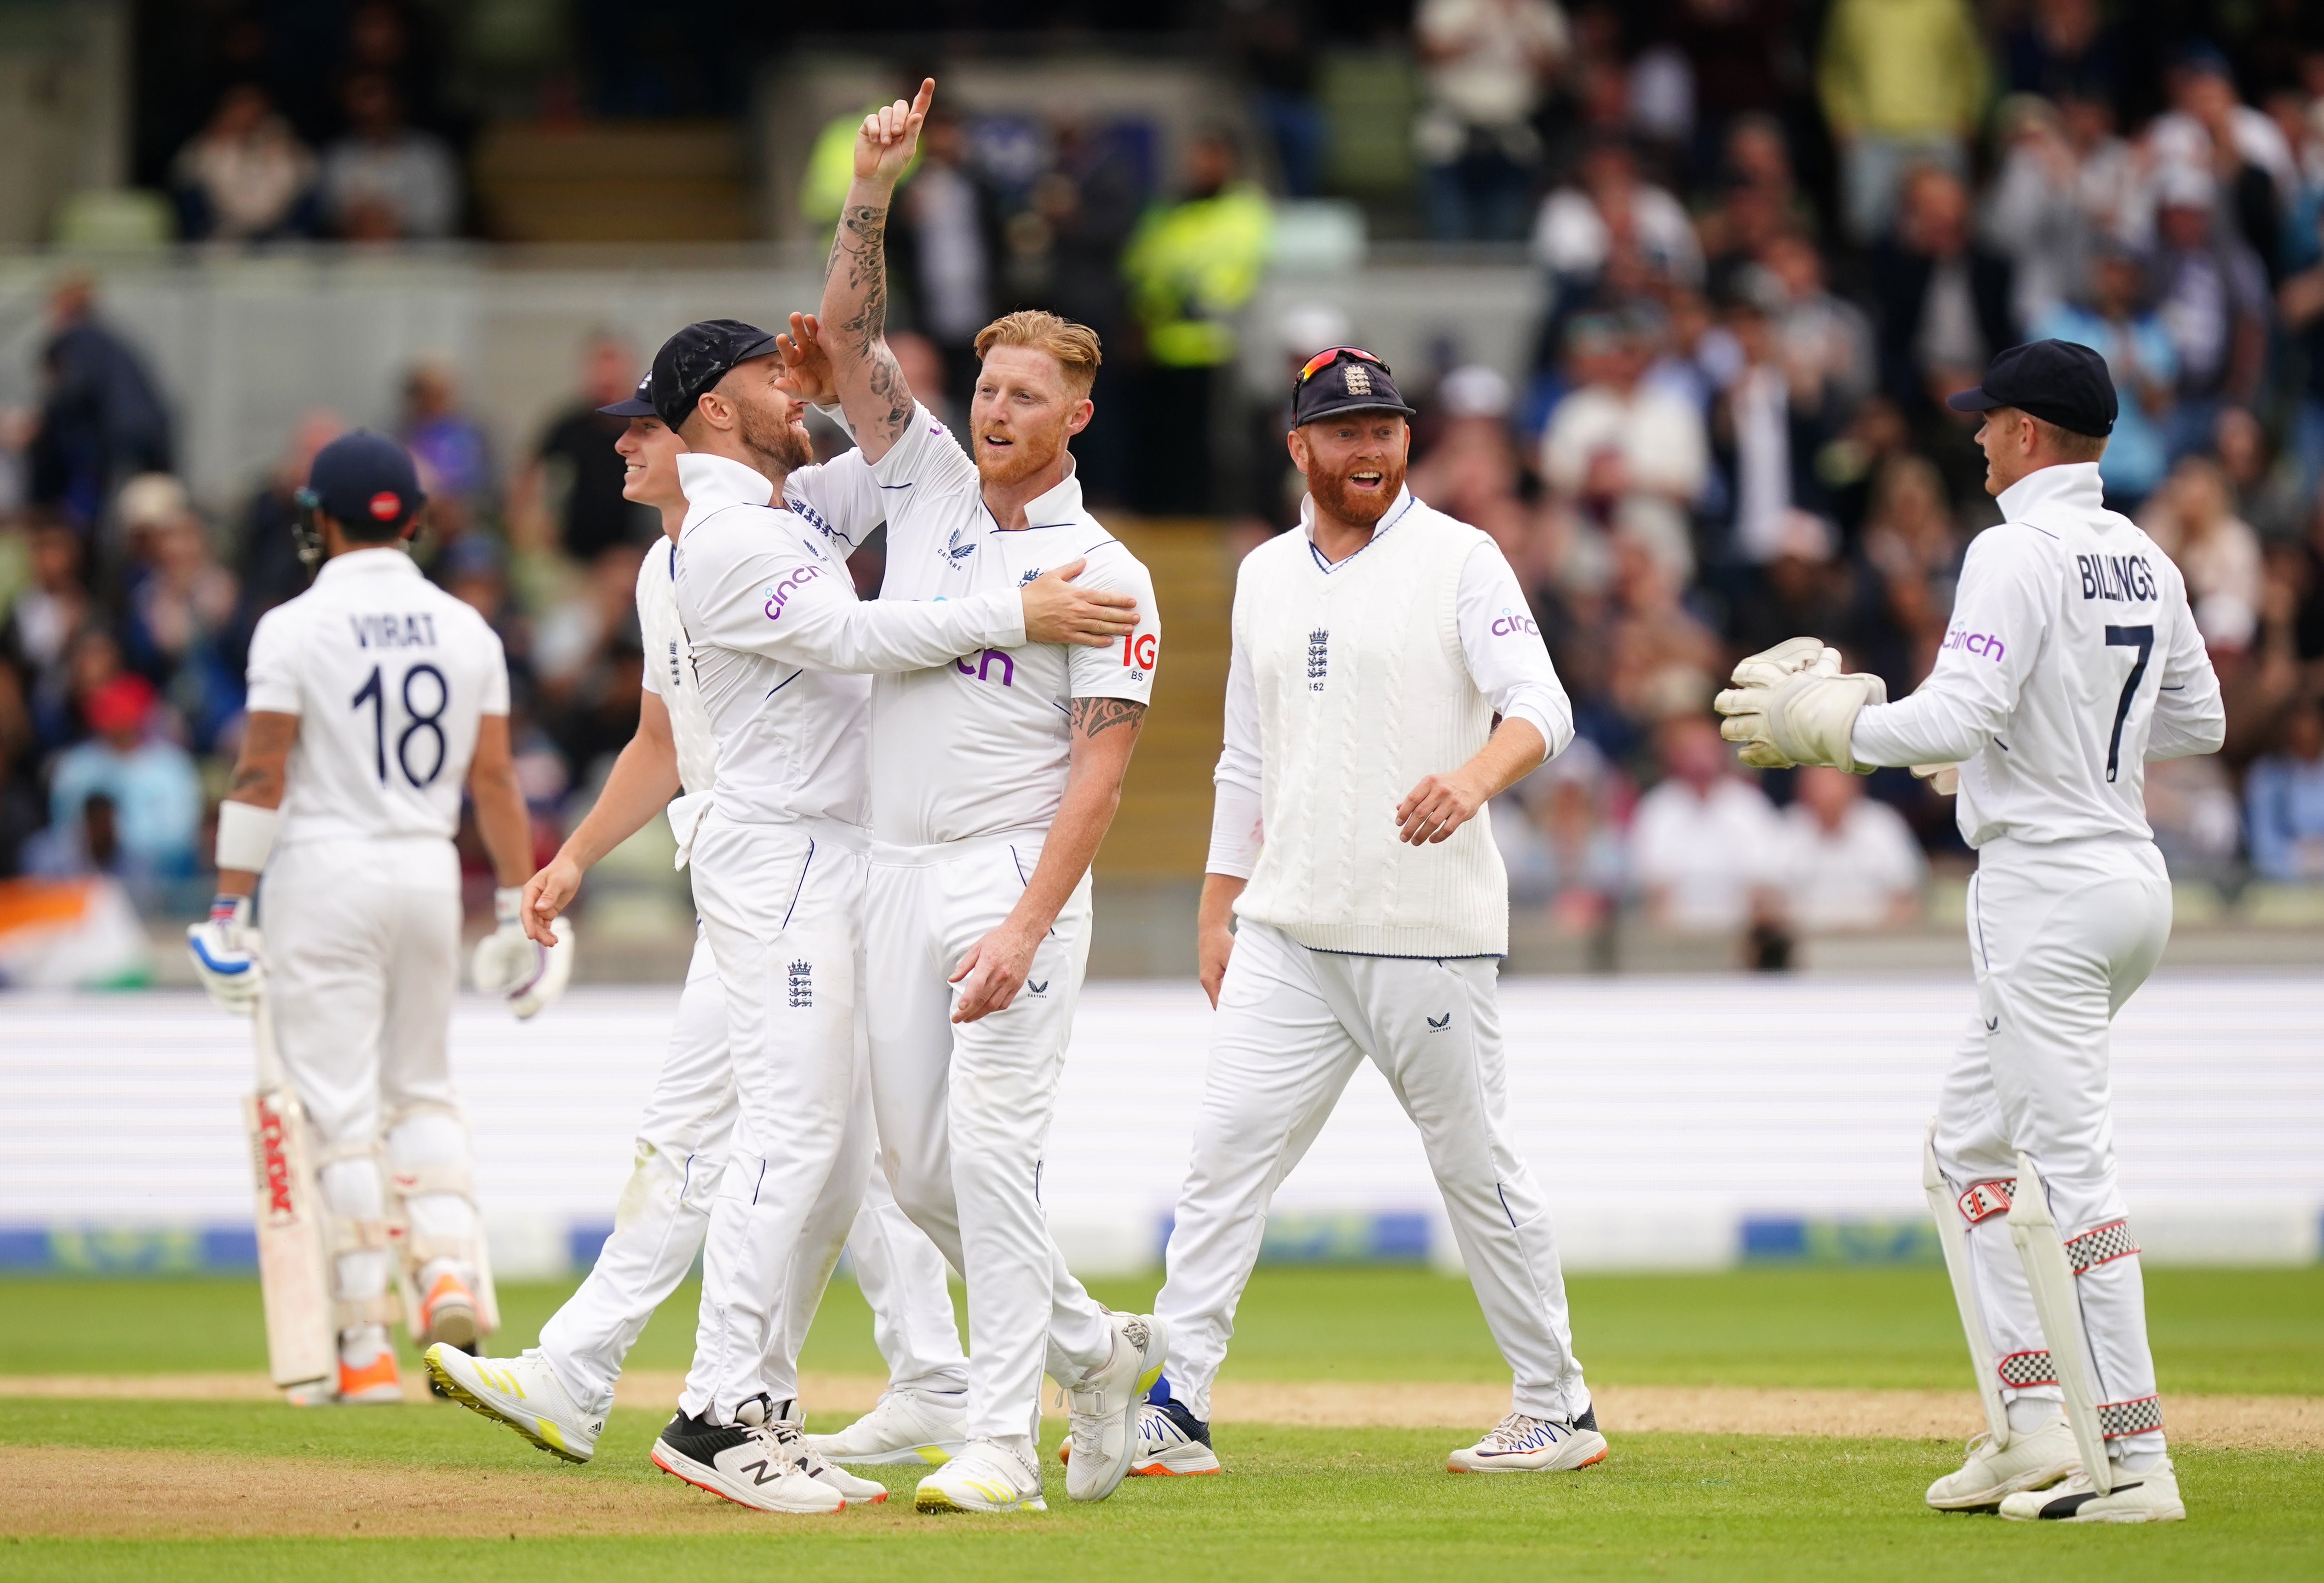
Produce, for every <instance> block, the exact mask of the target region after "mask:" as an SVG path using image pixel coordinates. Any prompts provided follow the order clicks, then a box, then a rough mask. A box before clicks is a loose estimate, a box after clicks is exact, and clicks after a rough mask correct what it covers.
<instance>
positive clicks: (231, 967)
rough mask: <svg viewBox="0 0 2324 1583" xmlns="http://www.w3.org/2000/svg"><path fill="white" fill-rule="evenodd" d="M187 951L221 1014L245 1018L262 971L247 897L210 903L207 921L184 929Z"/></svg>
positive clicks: (255, 998)
mask: <svg viewBox="0 0 2324 1583" xmlns="http://www.w3.org/2000/svg"><path fill="white" fill-rule="evenodd" d="M186 950H187V952H188V953H189V954H191V956H192V957H193V959H194V972H195V974H196V975H197V976H198V977H199V978H200V980H202V988H203V989H207V990H208V991H209V994H210V999H212V1000H213V1001H215V1002H216V1003H217V1007H218V1008H219V1009H220V1010H221V1011H227V1012H231V1013H233V1014H234V1015H235V1016H236V1017H248V1016H249V1015H251V1013H252V1012H253V1011H254V1009H256V1008H257V1005H258V994H259V990H260V989H261V988H262V987H263V984H264V981H265V970H264V969H263V967H261V966H260V965H259V959H258V931H257V930H255V929H254V928H252V927H251V926H250V897H246V896H221V897H218V898H217V900H215V901H213V902H211V903H210V916H208V917H207V918H205V919H203V920H202V921H201V922H200V923H198V924H189V925H187V926H186Z"/></svg>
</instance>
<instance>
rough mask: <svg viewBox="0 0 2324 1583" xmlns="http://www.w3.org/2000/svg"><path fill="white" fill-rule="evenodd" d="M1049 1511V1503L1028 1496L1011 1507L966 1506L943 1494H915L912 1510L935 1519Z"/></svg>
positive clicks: (1037, 1497) (1036, 1497) (1038, 1497)
mask: <svg viewBox="0 0 2324 1583" xmlns="http://www.w3.org/2000/svg"><path fill="white" fill-rule="evenodd" d="M1048 1509H1049V1503H1048V1502H1047V1501H1046V1500H1044V1499H1042V1498H1041V1497H1040V1496H1026V1497H1025V1498H1024V1499H1023V1500H1021V1501H1019V1502H1018V1503H1017V1504H1016V1505H1010V1506H964V1505H961V1504H960V1503H959V1502H958V1501H955V1500H954V1499H953V1498H952V1497H951V1496H948V1495H944V1494H941V1493H937V1494H920V1493H915V1494H914V1495H913V1496H912V1510H914V1511H916V1512H926V1513H927V1514H929V1515H930V1516H935V1517H941V1516H945V1515H947V1514H951V1513H954V1512H959V1513H963V1514H966V1515H969V1516H975V1517H1005V1516H1007V1515H1008V1514H1010V1513H1011V1512H1046V1511H1047V1510H1048Z"/></svg>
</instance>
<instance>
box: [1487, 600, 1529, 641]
mask: <svg viewBox="0 0 2324 1583" xmlns="http://www.w3.org/2000/svg"><path fill="white" fill-rule="evenodd" d="M1518 632H1530V633H1532V634H1533V635H1534V636H1535V637H1536V638H1538V637H1540V636H1541V629H1540V628H1539V627H1537V626H1535V624H1534V619H1533V618H1532V617H1531V616H1528V615H1519V614H1518V613H1517V612H1515V611H1513V610H1510V609H1508V608H1507V607H1506V606H1504V607H1503V608H1502V611H1501V613H1500V615H1499V618H1498V619H1496V620H1495V621H1494V622H1493V636H1494V637H1496V638H1508V637H1512V636H1514V635H1516V634H1517V633H1518Z"/></svg>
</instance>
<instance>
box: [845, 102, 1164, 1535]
mask: <svg viewBox="0 0 2324 1583" xmlns="http://www.w3.org/2000/svg"><path fill="white" fill-rule="evenodd" d="M935 87H936V85H935V84H934V83H933V82H927V83H924V84H922V86H921V88H920V93H919V97H918V100H917V102H915V103H913V104H911V105H905V104H903V103H901V102H900V101H899V102H898V103H897V104H895V105H892V106H889V107H888V108H886V109H884V110H881V111H879V112H878V113H876V114H874V115H871V116H869V117H867V118H866V119H865V121H864V124H863V125H862V128H861V130H860V131H859V132H858V133H857V136H856V143H855V155H854V158H855V175H854V180H853V184H852V185H851V186H850V188H849V189H848V193H847V202H846V207H845V208H844V210H843V212H842V216H841V219H840V226H839V233H838V236H837V238H836V241H835V244H834V246H833V250H832V258H831V267H830V270H829V272H828V273H827V274H826V276H825V281H824V295H823V336H824V340H825V343H826V344H827V345H828V349H829V351H830V354H831V358H832V364H833V366H834V368H835V370H836V372H837V375H838V384H839V394H840V400H841V404H842V405H843V406H844V408H845V409H846V411H847V415H848V418H849V419H851V420H852V421H853V424H854V427H855V437H856V443H857V444H858V445H859V446H862V451H863V454H864V456H866V457H867V458H869V460H870V461H871V469H872V472H873V473H874V474H876V475H877V477H878V478H879V481H880V484H881V490H882V491H883V492H884V494H885V499H886V502H887V507H888V570H887V577H886V581H885V583H884V584H883V585H882V588H881V603H889V602H891V601H902V600H909V601H956V600H959V599H962V598H964V597H974V596H976V595H977V594H981V593H985V592H989V591H993V590H999V589H1005V588H1009V587H1012V586H1014V585H1016V584H1019V583H1020V582H1023V581H1025V580H1026V579H1028V578H1031V577H1034V576H1036V575H1038V574H1039V573H1040V572H1041V570H1042V568H1044V567H1047V566H1056V565H1057V564H1058V563H1059V562H1061V561H1065V560H1069V559H1072V558H1075V557H1087V558H1088V562H1089V570H1088V572H1087V574H1086V575H1085V576H1084V578H1083V582H1084V584H1086V585H1088V586H1091V587H1095V588H1111V589H1114V590H1116V591H1118V592H1122V593H1128V594H1135V595H1136V596H1137V600H1138V617H1139V623H1138V630H1136V632H1134V633H1132V634H1130V635H1128V636H1126V637H1125V638H1124V639H1123V640H1121V641H1120V644H1118V645H1117V646H1116V648H1115V649H1114V650H1113V651H1112V652H1111V653H1103V654H1102V653H1098V652H1096V651H1095V650H1093V649H1066V648H1064V647H1060V646H1057V645H1053V644H1019V645H1016V646H1013V647H1011V646H1001V647H986V648H982V649H978V648H969V649H964V650H963V651H962V654H961V657H960V658H957V659H954V660H951V661H948V662H946V663H945V664H943V665H939V666H936V667H931V668H928V669H926V670H920V671H916V672H912V673H910V674H908V675H902V676H882V677H881V678H880V679H879V681H877V682H876V683H875V684H874V685H873V687H872V693H871V825H872V837H873V845H872V853H871V871H870V881H869V884H868V887H867V888H866V892H865V897H866V916H865V923H864V948H865V953H866V956H867V959H868V961H869V962H870V964H871V966H870V971H871V974H872V975H873V977H872V982H871V994H870V996H869V1001H868V1011H867V1015H866V1018H865V1021H866V1024H867V1026H868V1029H869V1032H870V1035H871V1095H872V1104H873V1108H874V1109H875V1110H876V1111H877V1113H878V1116H879V1129H880V1144H881V1155H882V1158H883V1161H884V1163H885V1164H886V1165H887V1167H888V1173H889V1179H890V1184H891V1185H892V1186H893V1187H894V1189H895V1192H896V1201H897V1202H898V1203H899V1204H901V1205H902V1206H903V1208H904V1212H905V1213H906V1214H908V1215H909V1216H910V1217H911V1218H912V1219H913V1220H914V1221H915V1222H917V1223H918V1225H919V1226H920V1227H921V1228H922V1229H924V1230H926V1231H927V1233H928V1235H929V1236H930V1237H932V1238H935V1239H936V1246H937V1247H941V1248H943V1249H944V1251H945V1256H946V1257H948V1258H950V1259H951V1260H952V1261H953V1263H954V1265H955V1266H956V1267H957V1268H958V1269H959V1270H960V1272H961V1273H962V1275H964V1277H966V1280H967V1283H968V1326H969V1371H968V1432H969V1437H970V1438H969V1446H968V1450H967V1451H966V1452H964V1454H963V1455H961V1456H959V1457H956V1458H954V1459H953V1460H952V1462H950V1463H949V1464H947V1465H946V1466H945V1467H944V1468H940V1469H938V1470H937V1471H936V1472H935V1473H933V1474H931V1475H929V1476H928V1477H927V1478H926V1479H924V1480H922V1481H921V1484H920V1487H919V1491H918V1496H917V1497H916V1504H917V1505H918V1506H919V1507H920V1509H922V1510H923V1511H940V1512H949V1511H966V1512H1006V1511H1016V1510H1040V1509H1043V1508H1044V1502H1043V1500H1042V1496H1041V1476H1040V1470H1039V1465H1038V1463H1037V1460H1036V1456H1037V1453H1036V1452H1035V1450H1034V1439H1033V1437H1034V1435H1035V1433H1036V1431H1037V1429H1038V1428H1039V1412H1040V1394H1041V1375H1042V1372H1043V1367H1044V1365H1045V1363H1046V1366H1047V1372H1048V1373H1049V1374H1050V1376H1052V1377H1054V1378H1055V1379H1056V1380H1057V1382H1058V1383H1059V1384H1060V1385H1064V1386H1065V1388H1066V1393H1067V1394H1068V1396H1069V1398H1070V1410H1071V1417H1072V1421H1073V1442H1074V1453H1075V1457H1074V1464H1073V1467H1072V1468H1071V1470H1070V1472H1069V1474H1068V1477H1067V1478H1066V1493H1067V1494H1068V1495H1070V1496H1073V1497H1074V1499H1077V1500H1102V1499H1103V1498H1104V1497H1105V1496H1108V1495H1111V1493H1112V1492H1113V1490H1114V1488H1115V1486H1117V1485H1118V1484H1119V1483H1120V1479H1121V1475H1122V1473H1123V1471H1124V1470H1125V1469H1126V1468H1127V1467H1128V1465H1129V1452H1130V1443H1129V1442H1130V1435H1131V1432H1132V1423H1131V1420H1132V1418H1133V1417H1134V1414H1135V1409H1136V1404H1137V1400H1138V1395H1139V1388H1140V1385H1141V1382H1145V1381H1150V1379H1151V1378H1152V1375H1153V1371H1154V1370H1156V1369H1157V1368H1158V1367H1159V1366H1160V1363H1161V1354H1162V1350H1163V1347H1164V1345H1165V1338H1164V1336H1163V1333H1162V1332H1161V1330H1159V1329H1158V1328H1157V1327H1156V1326H1155V1325H1154V1324H1153V1323H1152V1322H1151V1321H1149V1320H1148V1319H1147V1318H1145V1317H1143V1316H1140V1315H1135V1314H1119V1313H1112V1312H1110V1311H1107V1310H1105V1309H1103V1308H1102V1307H1100V1306H1099V1305H1098V1303H1097V1302H1095V1301H1093V1299H1092V1298H1091V1297H1090V1295H1089V1293H1087V1292H1085V1291H1084V1290H1083V1289H1082V1285H1081V1283H1080V1282H1078V1281H1076V1280H1074V1277H1073V1275H1071V1274H1070V1273H1069V1272H1068V1271H1067V1270H1066V1268H1065V1259H1064V1257H1063V1256H1061V1255H1060V1254H1059V1253H1058V1252H1057V1248H1056V1243H1055V1242H1053V1241H1052V1240H1051V1239H1050V1237H1049V1229H1048V1224H1047V1219H1046V1218H1045V1216H1044V1213H1043V1210H1042V1205H1041V1200H1040V1191H1039V1190H1040V1172H1041V1152H1042V1146H1043V1144H1044V1142H1045V1141H1046V1139H1047V1133H1048V1128H1049V1118H1050V1113H1051V1111H1052V1109H1054V1107H1055V1105H1056V1094H1057V1083H1058V1080H1059V1077H1060V1075H1061V1073H1062V1072H1063V1069H1064V1065H1065V1044H1066V1040H1067V1038H1068V1036H1069V1035H1070V1034H1071V1032H1072V1027H1073V1015H1074V1004H1075V1002H1076V1000H1077V999H1078V998H1079V995H1080V990H1081V979H1082V970H1083V967H1084V964H1085V963H1086V962H1087V961H1088V956H1089V937H1090V884H1089V864H1090V859H1091V858H1092V857H1093V855H1094V854H1095V853H1096V851H1097V848H1098V843H1099V842H1101V841H1102V840H1103V839H1104V836H1105V832H1106V828H1107V826H1108V825H1109V824H1111V822H1112V819H1113V811H1114V808H1115V807H1116V805H1118V804H1119V802H1120V796H1121V778H1122V774H1123V772H1124V771H1125V770H1126V769H1127V768H1129V764H1130V749H1131V747H1132V746H1133V745H1134V744H1135V742H1136V741H1137V740H1138V731H1139V724H1140V722H1141V721H1142V720H1143V718H1144V715H1145V713H1146V702H1147V699H1148V696H1149V695H1151V693H1152V691H1153V686H1154V664H1155V659H1156V657H1157V648H1158V646H1159V644H1160V641H1161V631H1160V627H1159V625H1158V622H1157V618H1156V615H1155V612H1154V598H1153V583H1152V579H1150V578H1149V577H1148V575H1147V574H1146V569H1145V568H1144V567H1143V566H1139V564H1138V561H1137V559H1136V558H1135V557H1132V556H1131V555H1130V552H1129V551H1128V550H1127V549H1125V548H1122V547H1121V545H1120V544H1119V543H1118V542H1116V541H1115V540H1114V538H1112V536H1111V534H1109V533H1107V532H1106V530H1105V529H1103V528H1102V527H1101V526H1099V524H1098V523H1097V522H1096V521H1095V520H1093V519H1092V518H1091V517H1090V515H1089V514H1088V512H1086V511H1084V510H1083V509H1082V502H1081V485H1080V483H1079V482H1078V481H1077V480H1076V479H1075V478H1074V463H1073V456H1072V455H1071V453H1070V452H1069V451H1068V450H1067V449H1066V442H1067V440H1068V439H1069V438H1070V437H1072V436H1073V435H1074V434H1078V433H1079V432H1081V430H1082V429H1083V428H1084V427H1086V425H1087V424H1088V422H1089V420H1090V417H1091V414H1092V413H1093V410H1094V409H1093V406H1092V405H1091V402H1090V399H1089V391H1090V385H1091V382H1092V381H1093V378H1094V377H1095V375H1096V373H1097V365H1098V357H1099V348H1098V342H1097V336H1095V335H1094V334H1093V332H1091V331H1090V330H1089V329H1088V328H1087V327H1084V326H1081V325H1075V324H1070V323H1068V322H1066V321H1065V320H1064V319H1060V318H1056V317H1055V316H1054V315H1050V314H1045V313H1015V314H1010V316H1008V317H1007V318H1002V319H1000V320H998V321H996V322H995V323H992V324H990V325H987V326H986V327H984V329H983V331H982V333H981V334H979V335H978V336H977V338H976V347H977V354H978V355H979V356H980V357H982V359H983V367H982V371H981V372H980V373H979V374H978V376H977V382H976V393H975V397H974V400H973V402H972V404H971V408H970V422H971V427H972V429H973V438H974V443H975V447H976V454H975V458H974V460H973V461H972V460H971V459H970V458H969V457H968V456H964V455H963V454H962V451H961V448H960V446H959V445H958V444H957V443H956V442H955V441H954V439H953V437H952V435H951V433H950V432H949V431H948V430H947V429H945V427H944V425H942V424H941V423H938V422H937V421H936V419H934V418H932V417H930V416H929V414H928V411H927V409H926V408H925V407H922V406H920V405H919V404H918V402H916V401H915V400H913V399H912V393H911V391H910V390H909V389H908V387H907V385H906V384H905V382H904V377H903V371H902V370H901V369H900V368H899V367H898V366H897V363H896V358H895V354H893V353H892V352H891V351H890V350H889V347H888V344H887V340H886V336H885V320H886V314H887V265H886V260H885V258H884V256H883V249H884V244H885V241H886V234H887V221H888V204H889V200H890V198H891V197H892V195H893V193H894V190H895V185H896V180H897V178H898V177H899V176H900V175H901V174H902V173H903V170H904V168H905V166H906V165H907V164H908V163H909V162H910V160H911V156H912V151H913V149H914V148H915V147H916V146H917V144H918V137H919V131H920V125H921V123H922V122H923V121H924V120H925V119H926V117H927V108H928V102H929V99H930V97H932V95H933V94H934V92H935Z"/></svg>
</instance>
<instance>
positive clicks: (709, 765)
mask: <svg viewBox="0 0 2324 1583" xmlns="http://www.w3.org/2000/svg"><path fill="white" fill-rule="evenodd" d="M638 632H639V634H640V636H641V637H642V638H643V639H644V640H645V650H646V660H645V676H644V681H645V689H646V691H647V692H649V693H651V694H652V695H654V696H656V697H657V698H659V699H660V700H661V701H662V706H663V707H664V708H665V709H667V710H669V738H670V742H671V745H672V746H674V747H675V748H676V749H677V750H678V785H679V786H681V787H684V788H685V789H686V792H687V795H688V796H698V795H700V794H702V793H704V792H707V791H708V790H709V789H710V787H711V784H712V782H713V781H715V779H716V778H717V773H718V738H717V733H716V732H714V731H712V730H711V728H710V712H709V711H708V710H707V709H705V708H704V707H703V704H702V689H701V687H700V686H697V685H696V683H695V680H694V645H693V643H692V641H691V640H688V639H687V635H686V623H685V622H684V621H680V620H679V619H678V545H677V542H676V541H675V540H673V539H671V538H668V537H665V538H662V539H661V541H660V542H659V543H658V544H656V545H655V546H654V547H653V548H651V549H650V550H648V551H646V554H645V558H644V559H643V560H641V561H640V562H639V563H638Z"/></svg>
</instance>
